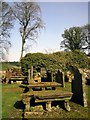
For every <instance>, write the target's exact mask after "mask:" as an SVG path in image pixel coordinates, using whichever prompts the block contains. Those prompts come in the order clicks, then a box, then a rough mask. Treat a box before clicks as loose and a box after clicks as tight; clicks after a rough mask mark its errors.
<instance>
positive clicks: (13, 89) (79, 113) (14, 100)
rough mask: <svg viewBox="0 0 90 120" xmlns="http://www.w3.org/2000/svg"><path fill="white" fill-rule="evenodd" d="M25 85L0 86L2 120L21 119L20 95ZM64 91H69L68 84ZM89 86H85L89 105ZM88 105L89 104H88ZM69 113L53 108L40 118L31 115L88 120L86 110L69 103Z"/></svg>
mask: <svg viewBox="0 0 90 120" xmlns="http://www.w3.org/2000/svg"><path fill="white" fill-rule="evenodd" d="M24 87H25V85H22V87H20V85H18V84H3V85H2V118H22V113H23V111H22V108H23V107H24V106H23V104H22V102H21V97H20V95H21V93H23V91H24ZM65 90H66V91H67V90H68V91H70V90H71V88H70V83H66V87H65ZM89 91H90V86H87V89H86V92H87V98H88V102H89V103H90V93H89ZM89 105H90V104H89ZM70 107H71V111H70V112H67V111H65V110H64V109H62V108H53V109H52V111H51V112H45V113H44V114H43V115H42V116H35V115H31V117H32V118H35V117H36V118H40V117H42V118H88V108H84V107H83V106H81V105H79V104H76V103H73V102H71V101H70Z"/></svg>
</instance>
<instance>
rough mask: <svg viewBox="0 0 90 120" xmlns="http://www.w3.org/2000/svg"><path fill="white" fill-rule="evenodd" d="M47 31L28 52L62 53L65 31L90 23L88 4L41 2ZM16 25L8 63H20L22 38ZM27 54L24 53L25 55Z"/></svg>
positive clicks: (12, 32)
mask: <svg viewBox="0 0 90 120" xmlns="http://www.w3.org/2000/svg"><path fill="white" fill-rule="evenodd" d="M38 4H39V5H40V8H41V11H42V20H43V21H44V23H45V29H43V30H41V32H40V34H39V36H38V39H37V40H36V42H33V43H31V45H32V46H30V47H29V50H28V51H27V52H31V53H36V52H43V53H45V52H46V51H48V52H55V51H60V50H61V49H60V42H61V41H62V40H63V38H62V34H63V33H64V30H65V29H69V28H70V27H74V26H83V25H86V24H87V23H88V2H39V3H38ZM18 26H19V24H18V23H15V26H14V29H13V30H12V31H11V38H10V41H11V43H12V47H11V48H10V50H9V56H8V61H18V60H19V59H20V53H21V37H20V34H19V29H18ZM25 54H26V52H24V55H25Z"/></svg>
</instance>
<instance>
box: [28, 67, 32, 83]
mask: <svg viewBox="0 0 90 120" xmlns="http://www.w3.org/2000/svg"><path fill="white" fill-rule="evenodd" d="M30 81H31V78H30V69H28V84H30Z"/></svg>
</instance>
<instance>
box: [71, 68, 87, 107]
mask: <svg viewBox="0 0 90 120" xmlns="http://www.w3.org/2000/svg"><path fill="white" fill-rule="evenodd" d="M85 82H86V79H85V76H84V74H82V71H80V70H78V69H76V68H74V79H73V80H72V93H73V96H72V100H73V101H74V102H76V103H78V104H80V105H82V106H84V107H87V99H86V90H85V89H86V84H85Z"/></svg>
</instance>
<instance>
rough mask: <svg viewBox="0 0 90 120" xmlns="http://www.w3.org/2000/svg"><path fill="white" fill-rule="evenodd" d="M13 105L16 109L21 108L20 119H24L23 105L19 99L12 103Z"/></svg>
mask: <svg viewBox="0 0 90 120" xmlns="http://www.w3.org/2000/svg"><path fill="white" fill-rule="evenodd" d="M14 107H15V108H16V109H20V110H22V120H25V119H24V110H25V105H24V104H23V102H22V101H21V100H20V101H17V102H16V103H15V104H14Z"/></svg>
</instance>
